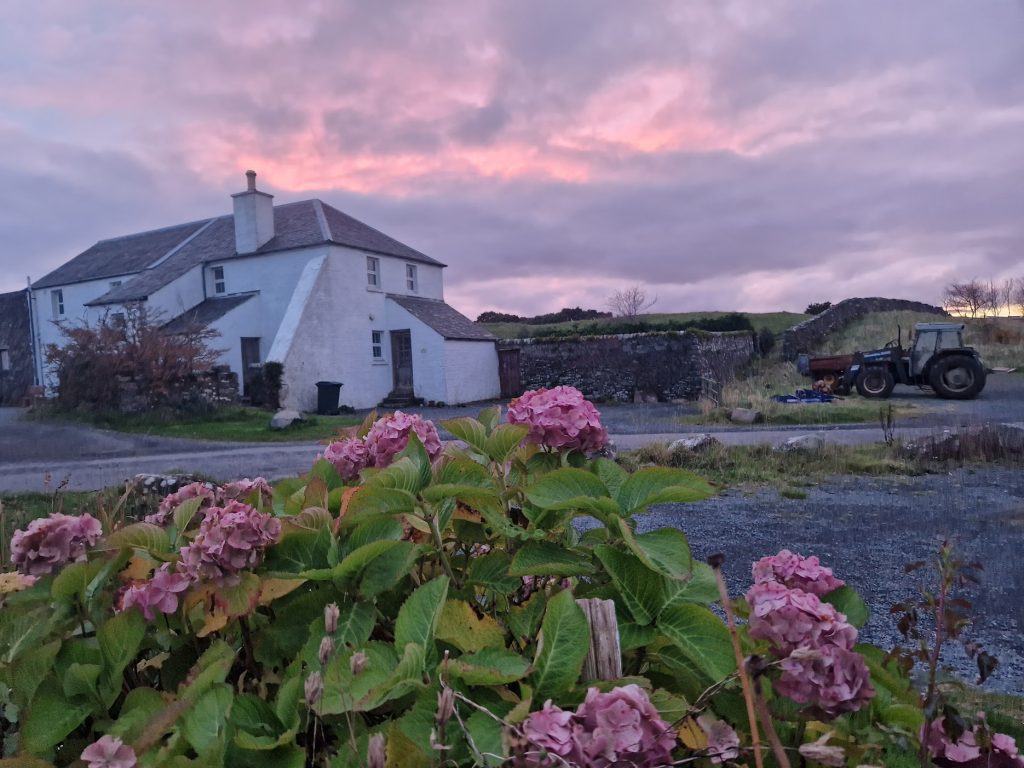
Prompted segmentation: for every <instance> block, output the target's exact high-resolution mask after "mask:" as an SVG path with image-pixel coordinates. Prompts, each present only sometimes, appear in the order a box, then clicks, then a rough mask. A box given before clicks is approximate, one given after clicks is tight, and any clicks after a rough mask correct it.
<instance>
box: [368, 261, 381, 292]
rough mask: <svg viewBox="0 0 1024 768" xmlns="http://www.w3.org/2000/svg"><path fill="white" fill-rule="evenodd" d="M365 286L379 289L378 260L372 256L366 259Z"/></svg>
mask: <svg viewBox="0 0 1024 768" xmlns="http://www.w3.org/2000/svg"><path fill="white" fill-rule="evenodd" d="M366 286H367V287H368V288H380V259H378V258H376V257H374V256H367V257H366Z"/></svg>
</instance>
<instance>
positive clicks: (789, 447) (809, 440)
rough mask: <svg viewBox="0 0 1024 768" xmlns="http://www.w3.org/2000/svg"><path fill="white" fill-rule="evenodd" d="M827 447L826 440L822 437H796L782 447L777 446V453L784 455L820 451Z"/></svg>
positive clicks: (813, 435)
mask: <svg viewBox="0 0 1024 768" xmlns="http://www.w3.org/2000/svg"><path fill="white" fill-rule="evenodd" d="M824 445H825V438H824V437H822V436H821V435H815V434H811V435H796V436H795V437H791V438H789V439H788V440H786V441H785V442H783V443H781V444H780V445H777V446H775V450H776V451H781V452H782V453H796V452H797V451H819V450H821V449H822V447H824Z"/></svg>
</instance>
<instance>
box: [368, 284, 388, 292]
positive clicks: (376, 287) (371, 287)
mask: <svg viewBox="0 0 1024 768" xmlns="http://www.w3.org/2000/svg"><path fill="white" fill-rule="evenodd" d="M366 290H368V291H372V292H373V293H384V289H383V288H381V287H380V286H379V285H368V286H366Z"/></svg>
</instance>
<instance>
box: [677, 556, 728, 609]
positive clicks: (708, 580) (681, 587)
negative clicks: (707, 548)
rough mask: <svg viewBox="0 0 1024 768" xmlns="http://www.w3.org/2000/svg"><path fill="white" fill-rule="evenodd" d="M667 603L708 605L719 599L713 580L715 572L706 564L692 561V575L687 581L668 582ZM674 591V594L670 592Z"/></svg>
mask: <svg viewBox="0 0 1024 768" xmlns="http://www.w3.org/2000/svg"><path fill="white" fill-rule="evenodd" d="M668 589H669V592H670V597H669V602H671V603H700V604H702V605H710V604H711V603H713V602H715V601H717V600H718V598H719V594H718V580H717V579H716V578H715V571H714V569H712V567H711V566H710V565H708V564H707V563H701V562H699V561H696V560H695V561H694V563H693V575H692V576H691V577H690V580H689V581H686V582H684V583H682V584H680V583H679V582H670V583H669V585H668ZM673 589H676V591H675V592H672V590H673Z"/></svg>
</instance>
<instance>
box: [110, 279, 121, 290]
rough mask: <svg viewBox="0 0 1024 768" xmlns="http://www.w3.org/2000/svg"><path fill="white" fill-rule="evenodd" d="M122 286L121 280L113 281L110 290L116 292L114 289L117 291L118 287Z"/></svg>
mask: <svg viewBox="0 0 1024 768" xmlns="http://www.w3.org/2000/svg"><path fill="white" fill-rule="evenodd" d="M120 284H121V281H120V280H111V281H110V290H114V289H115V288H117V286H119V285H120Z"/></svg>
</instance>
